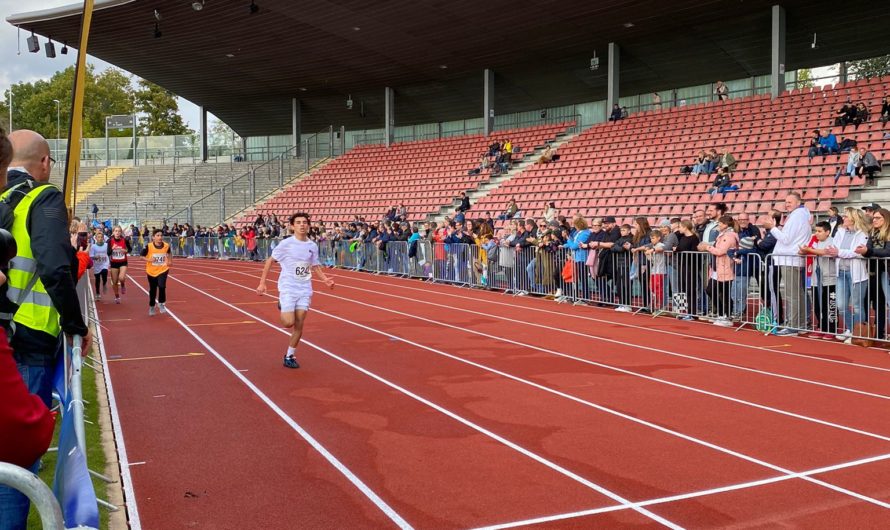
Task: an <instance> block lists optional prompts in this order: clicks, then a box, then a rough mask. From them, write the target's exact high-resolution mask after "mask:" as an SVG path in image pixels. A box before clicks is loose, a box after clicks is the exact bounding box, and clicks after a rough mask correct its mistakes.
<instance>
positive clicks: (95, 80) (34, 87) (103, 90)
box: [0, 65, 133, 138]
mask: <svg viewBox="0 0 890 530" xmlns="http://www.w3.org/2000/svg"><path fill="white" fill-rule="evenodd" d="M85 81H86V84H85V87H84V105H83V114H84V120H83V133H84V137H86V138H101V137H103V136H105V117H106V116H108V115H111V114H131V113H132V112H133V101H132V96H131V93H132V88H131V87H130V79H129V77H127V75H126V74H124V73H123V72H122V71H120V70H117V69H114V68H109V69H108V70H105V71H103V72H102V73H100V74H98V75H96V74H95V69H94V67H93V66H92V65H88V66H87V70H86V72H85ZM73 87H74V67H73V66H70V67H68V68H66V69H65V70H61V71H58V72H56V73H55V74H53V76H52V77H51V78H49V79H40V80H37V81H34V82H33V83H16V84H14V85H12V87H11V90H12V93H13V98H12V107H13V119H12V121H13V125H14V126H15V128H16V129H32V130H35V131H37V132H38V133H40V134H42V135H43V136H45V137H46V138H55V137H56V136H57V119H58V128H59V129H60V130H59V131H58V132H59V133H61V136H62V137H67V136H68V124H69V122H70V119H71V94H72V90H73ZM3 96H4V97H3V104H2V114H3V115H2V116H0V123H2V124H3V125H4V126H5V127H6V128H8V126H9V107H8V106H7V103H8V101H9V89H7V91H6V92H5V93H4V94H3ZM54 100H58V101H59V103H58V106H57V104H56V102H55V101H54ZM57 111H58V116H57V114H56V112H57ZM109 133H110V134H111V135H112V136H128V135H130V134H132V133H131V132H130V131H109Z"/></svg>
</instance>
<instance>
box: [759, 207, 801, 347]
mask: <svg viewBox="0 0 890 530" xmlns="http://www.w3.org/2000/svg"><path fill="white" fill-rule="evenodd" d="M785 210H786V212H787V214H786V218H785V225H784V226H783V227H782V228H779V227H777V226H776V222H775V220H774V219H773V218H772V217H766V218H765V219H764V220H763V222H762V226H763V228H764V229H766V230H768V231H769V233H770V234H772V235H773V237H775V238H776V247H775V248H774V249H773V253H772V265H774V266H776V267H777V268H778V269H779V274H780V278H781V282H782V283H781V286H782V287H781V290H780V291H781V296H782V300H783V301H784V302H785V322H784V325H785V327H784V328H783V329H780V330H778V331H776V335H797V333H798V331H800V330H804V329H806V288H805V283H804V270H805V268H804V263H805V261H804V258H801V257H800V256H799V255H798V252H799V250H800V247H802V246H805V245H806V244H807V243H808V242H809V240H810V237H811V234H812V228H811V226H810V221H811V215H810V211H809V210H807V207H806V206H804V205H803V203H801V200H800V194H798V193H795V192H791V193H789V194H788V196H787V197H785Z"/></svg>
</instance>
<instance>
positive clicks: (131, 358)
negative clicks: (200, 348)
mask: <svg viewBox="0 0 890 530" xmlns="http://www.w3.org/2000/svg"><path fill="white" fill-rule="evenodd" d="M202 355H204V354H203V353H198V352H192V353H177V354H173V355H151V356H148V357H120V356H116V357H115V358H114V359H108V362H110V363H116V362H122V361H149V360H154V359H174V358H177V357H201V356H202Z"/></svg>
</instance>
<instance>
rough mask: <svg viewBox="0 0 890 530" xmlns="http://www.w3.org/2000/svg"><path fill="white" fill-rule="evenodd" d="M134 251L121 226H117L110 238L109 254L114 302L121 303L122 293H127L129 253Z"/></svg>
mask: <svg viewBox="0 0 890 530" xmlns="http://www.w3.org/2000/svg"><path fill="white" fill-rule="evenodd" d="M132 251H133V247H132V246H130V242H129V241H127V240H126V239H125V238H124V236H123V230H122V229H121V227H120V226H115V227H114V230H113V231H112V232H111V239H109V240H108V256H109V257H110V260H109V261H110V266H111V288H112V289H114V303H115V304H119V303H121V295H122V294H127V255H128V254H130V252H132Z"/></svg>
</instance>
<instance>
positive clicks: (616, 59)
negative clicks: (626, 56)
mask: <svg viewBox="0 0 890 530" xmlns="http://www.w3.org/2000/svg"><path fill="white" fill-rule="evenodd" d="M607 68H608V69H609V71H608V74H609V78H608V81H606V83H607V84H608V95H607V96H606V99H607V101H606V118H607V119H608V118H609V115H610V114H611V113H612V106H613V105H617V104H618V99H619V98H620V97H621V96H620V95H619V93H618V84H619V79H618V78H619V76H618V73H619V71H620V69H621V48H619V47H618V44H617V43H614V42H610V43H609V64H608V66H607Z"/></svg>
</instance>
